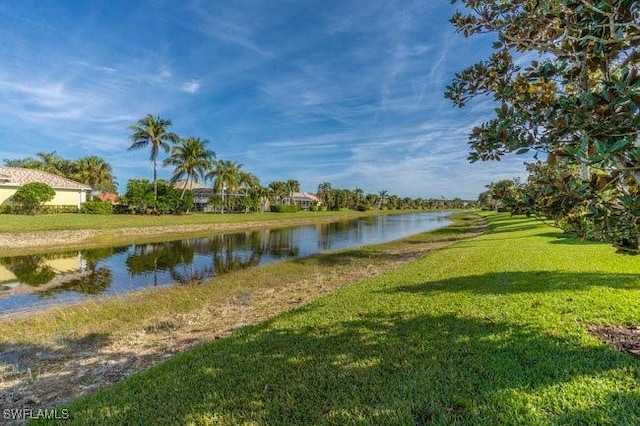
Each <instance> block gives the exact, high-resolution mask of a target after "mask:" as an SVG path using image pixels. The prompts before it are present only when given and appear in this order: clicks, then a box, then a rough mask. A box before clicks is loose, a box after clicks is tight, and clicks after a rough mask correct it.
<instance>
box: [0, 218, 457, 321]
mask: <svg viewBox="0 0 640 426" xmlns="http://www.w3.org/2000/svg"><path fill="white" fill-rule="evenodd" d="M447 224H448V219H447V218H446V215H444V214H442V213H425V214H413V215H394V216H379V217H367V218H361V219H356V220H349V221H342V222H334V223H328V224H321V225H313V226H300V227H295V228H285V229H272V230H259V231H251V232H241V233H233V234H222V235H213V236H211V237H206V238H189V239H184V240H178V241H170V242H163V243H149V244H136V245H131V246H123V247H108V248H100V249H90V250H81V251H67V252H61V253H55V254H44V255H30V256H20V257H6V258H0V314H1V313H6V312H11V311H14V310H19V309H25V308H29V307H33V306H36V305H38V304H42V303H47V304H55V303H61V302H67V301H72V300H82V299H86V298H88V297H95V296H98V295H114V294H123V293H126V292H130V291H134V290H137V289H141V288H144V287H148V286H159V285H166V284H169V283H177V284H197V283H201V282H203V281H205V280H207V279H209V278H211V277H214V276H215V275H219V274H224V273H227V272H231V271H235V270H239V269H245V268H249V267H253V266H258V265H262V264H266V263H270V262H274V261H276V260H279V259H287V258H295V257H302V256H309V255H311V254H314V253H317V252H319V251H325V250H335V249H342V248H348V247H353V246H357V245H362V244H372V243H378V242H384V241H389V240H392V239H396V238H401V237H404V236H407V235H411V234H416V233H419V232H425V231H428V230H431V229H436V228H439V227H442V226H446V225H447Z"/></svg>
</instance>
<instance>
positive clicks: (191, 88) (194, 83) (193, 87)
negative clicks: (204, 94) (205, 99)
mask: <svg viewBox="0 0 640 426" xmlns="http://www.w3.org/2000/svg"><path fill="white" fill-rule="evenodd" d="M200 87H201V83H200V80H188V81H185V82H184V83H182V84H181V85H180V91H181V92H186V93H191V94H194V93H198V91H199V90H200Z"/></svg>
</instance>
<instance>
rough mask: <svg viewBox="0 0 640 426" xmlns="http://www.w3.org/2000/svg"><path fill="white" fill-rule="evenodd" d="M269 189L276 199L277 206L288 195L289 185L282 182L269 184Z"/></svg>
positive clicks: (277, 181)
mask: <svg viewBox="0 0 640 426" xmlns="http://www.w3.org/2000/svg"><path fill="white" fill-rule="evenodd" d="M269 189H270V190H271V193H272V194H273V197H274V198H275V199H276V204H280V203H281V202H282V198H284V196H285V195H286V194H287V183H286V182H283V181H281V180H276V181H273V182H271V183H270V184H269Z"/></svg>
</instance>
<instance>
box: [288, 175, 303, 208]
mask: <svg viewBox="0 0 640 426" xmlns="http://www.w3.org/2000/svg"><path fill="white" fill-rule="evenodd" d="M285 185H286V187H287V191H288V192H289V205H290V206H292V205H293V193H294V192H300V182H298V181H297V180H295V179H289V180H288V181H287V182H286V183H285Z"/></svg>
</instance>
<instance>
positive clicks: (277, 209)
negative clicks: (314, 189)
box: [271, 204, 300, 213]
mask: <svg viewBox="0 0 640 426" xmlns="http://www.w3.org/2000/svg"><path fill="white" fill-rule="evenodd" d="M271 211H272V212H274V213H295V212H297V211H300V207H298V206H295V205H294V206H288V205H285V204H279V205H277V206H271Z"/></svg>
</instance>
